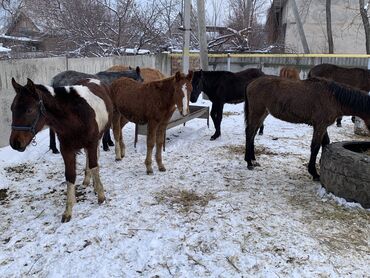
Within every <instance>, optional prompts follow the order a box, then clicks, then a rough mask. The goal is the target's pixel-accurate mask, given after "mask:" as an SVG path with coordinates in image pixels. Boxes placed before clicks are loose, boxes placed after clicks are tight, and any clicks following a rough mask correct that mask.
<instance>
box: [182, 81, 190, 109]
mask: <svg viewBox="0 0 370 278" xmlns="http://www.w3.org/2000/svg"><path fill="white" fill-rule="evenodd" d="M182 92H183V93H184V96H183V98H182V114H183V115H184V116H186V115H187V114H188V111H189V101H188V90H186V84H184V85H182Z"/></svg>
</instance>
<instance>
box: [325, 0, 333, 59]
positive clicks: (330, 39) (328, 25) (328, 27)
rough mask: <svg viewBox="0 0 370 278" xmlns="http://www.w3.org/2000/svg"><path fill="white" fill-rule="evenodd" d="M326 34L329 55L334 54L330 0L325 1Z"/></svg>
mask: <svg viewBox="0 0 370 278" xmlns="http://www.w3.org/2000/svg"><path fill="white" fill-rule="evenodd" d="M326 32H327V35H328V45H329V53H334V42H333V32H332V28H331V0H326Z"/></svg>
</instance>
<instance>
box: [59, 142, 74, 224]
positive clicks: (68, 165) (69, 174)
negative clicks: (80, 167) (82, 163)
mask: <svg viewBox="0 0 370 278" xmlns="http://www.w3.org/2000/svg"><path fill="white" fill-rule="evenodd" d="M60 151H61V153H62V156H63V160H64V165H65V177H66V181H67V203H66V209H65V211H64V213H63V216H62V222H63V223H65V222H68V221H69V220H71V217H72V209H73V206H74V204H75V203H76V187H75V181H76V153H75V152H74V151H73V150H66V149H65V148H63V146H61V148H60Z"/></svg>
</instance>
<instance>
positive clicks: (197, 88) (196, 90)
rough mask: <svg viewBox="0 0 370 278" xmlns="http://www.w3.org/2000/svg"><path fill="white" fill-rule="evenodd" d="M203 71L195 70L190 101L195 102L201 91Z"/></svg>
mask: <svg viewBox="0 0 370 278" xmlns="http://www.w3.org/2000/svg"><path fill="white" fill-rule="evenodd" d="M202 79H203V71H202V70H200V71H196V72H194V75H193V80H192V86H193V90H192V91H191V96H190V101H191V102H196V101H197V99H198V97H199V95H200V93H201V92H202V91H203V80H202Z"/></svg>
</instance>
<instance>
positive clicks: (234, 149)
mask: <svg viewBox="0 0 370 278" xmlns="http://www.w3.org/2000/svg"><path fill="white" fill-rule="evenodd" d="M222 148H223V149H225V150H227V151H228V152H229V153H231V154H235V155H244V153H245V146H244V145H230V146H222ZM261 154H264V155H278V153H276V152H273V151H272V150H270V149H269V148H266V147H256V148H255V155H261Z"/></svg>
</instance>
